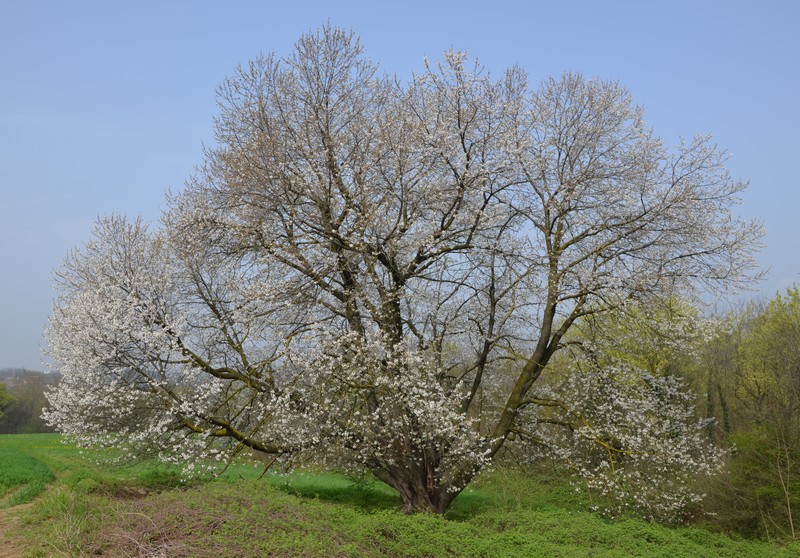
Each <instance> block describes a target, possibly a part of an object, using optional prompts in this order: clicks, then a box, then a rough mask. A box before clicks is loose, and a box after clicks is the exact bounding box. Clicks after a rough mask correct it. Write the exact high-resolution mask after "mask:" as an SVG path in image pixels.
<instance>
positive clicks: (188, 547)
mask: <svg viewBox="0 0 800 558" xmlns="http://www.w3.org/2000/svg"><path fill="white" fill-rule="evenodd" d="M0 455H4V456H8V455H14V456H20V455H22V456H23V457H29V458H31V459H34V460H36V461H37V462H39V463H42V464H47V466H48V467H49V469H51V470H52V471H54V472H56V476H57V480H56V481H55V484H54V485H53V487H52V489H51V490H48V491H47V492H46V493H45V494H44V495H42V496H41V497H40V498H38V499H37V500H36V501H35V505H34V506H33V508H31V509H30V510H28V512H27V513H26V515H25V516H24V519H25V522H26V523H25V525H24V529H23V531H24V533H23V534H26V535H27V536H28V538H29V550H28V551H27V556H28V557H29V558H30V557H37V556H38V557H48V556H56V555H64V556H88V555H105V556H159V555H160V556H173V557H190V556H191V557H198V558H200V557H215V558H216V557H226V556H237V557H238V556H241V557H250V556H253V557H255V556H267V555H268V556H277V557H281V556H283V557H290V556H306V557H314V556H321V557H322V556H324V557H328V556H360V557H372V556H375V557H378V556H395V557H417V558H422V557H434V556H436V557H438V556H453V557H459V556H464V557H493V558H494V557H512V556H513V557H517V556H562V557H572V556H595V557H623V556H670V557H675V558H677V557H689V556H694V557H701V556H721V557H725V556H730V557H733V556H753V557H758V556H778V557H780V556H785V557H787V558H788V557H789V556H795V555H796V554H797V552H798V551H800V547H799V546H798V545H796V544H795V545H794V546H792V545H787V546H777V545H772V544H768V543H765V542H758V541H741V540H732V539H730V538H729V537H726V536H724V535H722V534H713V533H709V532H708V531H706V530H703V529H698V528H687V527H684V528H668V527H663V526H659V525H656V524H653V523H648V522H645V521H642V520H639V519H636V518H627V519H622V520H619V521H609V520H606V519H603V518H602V517H600V516H599V515H597V514H594V513H591V512H589V511H588V510H587V509H588V507H589V506H590V505H591V502H589V501H587V499H586V497H585V496H584V495H582V494H579V493H576V492H575V491H574V489H573V487H572V485H571V484H570V482H569V480H568V478H566V477H565V476H564V475H562V474H561V472H560V471H559V470H557V469H545V470H541V471H536V473H537V474H536V475H534V476H530V475H526V474H524V473H522V472H520V471H515V470H508V469H500V470H496V471H493V472H491V473H487V474H484V475H482V476H481V477H480V478H479V479H478V480H477V481H476V483H475V484H474V487H473V488H470V489H468V490H466V491H464V492H463V493H462V494H461V495H459V497H458V498H457V499H456V501H455V502H454V505H453V507H452V509H451V510H450V511H449V512H448V514H447V516H446V517H441V516H437V515H425V514H417V515H411V516H409V515H404V514H402V513H401V512H400V511H399V504H400V502H399V499H398V498H397V496H396V495H394V494H392V493H390V492H389V491H388V490H387V489H386V488H385V487H383V486H382V485H380V484H378V483H373V482H372V481H370V480H369V479H363V478H360V479H352V478H348V477H345V476H342V475H331V474H321V473H314V472H306V473H302V474H291V475H283V474H267V475H265V476H264V477H263V478H262V479H261V480H256V478H257V477H258V476H259V475H260V472H261V471H260V470H259V469H258V468H255V467H253V466H252V465H251V464H247V463H239V464H234V465H232V466H231V467H229V468H228V469H227V470H226V471H225V473H224V474H223V475H222V476H221V477H219V478H218V480H217V481H214V482H204V483H196V484H194V485H192V486H188V487H183V488H181V489H175V487H174V486H172V484H173V483H174V482H175V479H176V478H177V477H175V476H173V473H174V472H176V471H175V470H173V471H170V470H169V469H164V468H159V467H157V466H155V465H154V464H153V463H139V464H135V465H131V466H128V467H124V468H119V467H111V468H109V467H99V466H98V465H97V464H96V462H95V458H96V457H98V454H97V452H95V451H92V450H91V448H76V447H75V446H71V445H69V444H61V443H60V442H59V438H58V437H57V436H52V435H37V436H0ZM15 468H16V469H19V467H15Z"/></svg>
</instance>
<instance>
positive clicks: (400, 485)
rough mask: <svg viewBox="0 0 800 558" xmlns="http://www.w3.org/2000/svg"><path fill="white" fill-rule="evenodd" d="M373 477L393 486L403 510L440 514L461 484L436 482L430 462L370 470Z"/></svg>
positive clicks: (457, 491) (455, 494)
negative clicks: (455, 486)
mask: <svg viewBox="0 0 800 558" xmlns="http://www.w3.org/2000/svg"><path fill="white" fill-rule="evenodd" d="M374 474H375V476H376V477H377V478H379V479H380V480H382V481H383V482H385V483H386V484H388V485H389V486H391V487H392V488H394V489H395V490H397V492H398V493H399V494H400V500H401V501H402V505H403V513H408V514H412V513H436V514H444V513H445V512H446V511H447V508H448V506H449V505H450V504H451V503H452V501H453V500H454V499H455V497H456V496H458V494H459V493H460V492H461V490H462V488H454V487H452V486H451V485H449V484H440V483H438V482H436V480H435V474H434V470H433V467H432V466H427V467H426V466H421V465H408V464H406V466H402V465H398V466H395V467H392V468H391V469H389V470H386V469H381V470H379V471H374Z"/></svg>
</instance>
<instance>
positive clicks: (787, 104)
mask: <svg viewBox="0 0 800 558" xmlns="http://www.w3.org/2000/svg"><path fill="white" fill-rule="evenodd" d="M326 21H330V22H331V23H332V24H334V25H337V26H341V27H347V28H351V29H353V30H355V31H356V32H358V33H359V34H360V35H361V36H362V38H363V41H364V44H365V46H366V48H367V52H368V54H369V56H370V57H371V58H372V59H373V60H375V61H377V62H379V64H380V65H381V67H382V69H383V70H384V71H386V72H389V73H397V74H399V75H400V76H403V77H407V76H408V75H410V73H411V72H412V71H414V70H419V69H420V68H421V66H422V60H423V57H424V56H428V57H430V58H432V59H436V58H437V57H439V56H440V55H441V53H442V52H443V51H444V50H446V49H448V48H456V49H467V50H469V51H470V53H471V54H473V55H476V56H477V57H478V58H479V59H480V60H481V61H482V62H483V63H484V64H485V65H486V66H488V67H489V68H491V69H495V71H496V72H498V73H499V71H501V70H502V69H503V68H505V67H507V66H508V65H511V64H519V65H521V66H523V67H524V68H525V69H527V71H528V72H529V74H530V76H531V80H532V81H533V82H538V81H540V80H541V79H544V78H545V77H548V76H551V75H559V74H561V73H562V72H564V71H567V70H570V71H580V72H583V73H584V74H586V75H590V76H599V77H602V78H606V79H616V80H619V81H620V82H621V83H622V84H624V85H625V86H627V87H628V88H629V89H630V90H631V92H632V94H633V96H634V98H635V99H636V101H637V102H638V103H639V104H641V105H643V106H644V107H645V109H646V115H647V119H648V121H649V122H650V124H651V125H652V126H653V127H654V129H655V131H656V132H657V133H659V134H660V135H662V136H663V137H664V138H665V139H666V140H667V141H668V142H670V143H674V142H676V141H677V139H678V138H679V136H685V137H691V136H692V135H694V134H695V133H712V134H714V136H715V138H716V140H717V142H718V143H719V144H720V145H721V146H724V147H726V148H727V149H728V150H729V151H730V152H731V154H732V155H733V159H732V160H731V162H730V169H731V170H732V172H733V174H734V176H736V177H740V178H743V179H749V180H750V182H751V189H750V191H749V192H748V194H747V195H746V196H745V198H744V201H743V204H742V205H741V206H740V210H741V213H742V214H744V215H746V216H754V217H760V218H761V219H763V220H764V222H765V224H766V228H767V231H768V235H767V237H766V244H767V246H766V248H765V249H764V251H763V252H762V254H761V256H760V261H761V263H762V264H763V265H764V266H765V267H769V268H770V269H771V272H770V274H769V277H768V279H767V280H766V281H765V282H764V283H762V284H761V285H758V286H757V288H756V289H757V290H756V292H755V293H754V294H756V295H757V294H758V293H759V292H760V293H763V294H765V295H767V296H771V295H772V294H774V293H775V292H776V291H777V290H782V289H784V288H785V287H787V286H789V285H790V284H792V283H795V282H800V275H799V273H800V170H799V169H800V140H799V139H798V134H800V110H799V109H798V93H799V90H800V87H799V86H800V33H799V32H798V30H797V24H798V21H800V2H794V1H792V0H785V1H783V2H775V1H770V0H762V1H761V2H754V1H747V2H744V1H737V0H732V1H706V2H704V1H702V0H695V1H678V0H669V1H661V2H658V1H652V2H651V1H643V0H639V1H632V2H614V1H613V0H607V1H602V2H601V1H572V2H564V3H561V2H553V1H547V2H542V1H527V2H503V1H500V0H495V1H493V2H486V1H481V2H471V1H466V0H462V1H458V2H450V1H442V2H438V1H433V0H427V1H418V0H410V1H406V2H404V3H403V2H379V1H377V0H375V1H373V2H304V1H302V0H295V1H292V2H286V1H284V2H271V1H261V2H235V1H228V2H221V1H220V2H200V1H198V2H176V1H160V2H152V1H142V0H137V1H136V2H126V3H123V2H110V1H103V2H84V1H79V0H74V1H70V2H66V1H53V2H43V1H36V0H27V1H22V0H0V265H2V272H1V273H0V368H3V367H28V368H34V369H41V368H42V365H41V361H42V356H41V353H40V347H41V346H42V345H43V343H44V340H43V338H42V335H41V331H42V329H43V327H44V325H45V323H46V321H47V317H48V315H49V313H50V308H51V305H52V301H53V296H54V292H53V290H52V287H51V276H52V272H53V270H54V269H55V268H57V267H58V266H59V265H60V262H61V261H62V259H63V257H64V255H65V254H66V253H67V251H68V250H69V249H70V248H71V247H74V246H78V245H80V244H82V243H83V242H84V241H85V240H86V239H87V238H88V236H89V230H90V227H91V224H92V222H93V220H94V219H95V218H96V217H97V216H98V215H103V214H108V213H126V214H129V215H136V214H141V215H143V216H144V217H145V218H146V219H149V220H153V219H156V218H157V217H158V215H159V211H160V208H163V206H164V201H163V200H164V192H165V191H166V190H168V189H172V190H176V189H180V188H181V186H182V183H183V181H184V179H185V178H186V177H187V176H188V175H189V174H190V173H191V171H192V168H193V166H194V165H195V164H198V163H200V162H201V151H202V146H203V144H204V143H205V144H210V143H211V142H212V141H213V137H212V128H211V122H212V117H213V116H214V113H215V99H214V89H215V87H216V85H217V84H218V83H219V82H220V81H221V80H222V79H223V78H224V77H225V76H226V75H230V73H231V71H232V69H233V68H234V67H235V66H236V65H237V64H240V63H246V62H247V61H248V60H249V59H250V58H252V57H254V56H255V55H256V54H257V53H258V52H259V51H263V52H268V51H271V50H275V51H277V52H278V53H288V52H289V51H290V49H291V47H292V45H293V43H294V41H295V40H296V39H297V38H298V37H299V35H300V34H302V33H304V32H306V31H309V30H311V29H315V28H317V27H319V26H320V25H321V24H323V23H325V22H326Z"/></svg>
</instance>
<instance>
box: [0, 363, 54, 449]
mask: <svg viewBox="0 0 800 558" xmlns="http://www.w3.org/2000/svg"><path fill="white" fill-rule="evenodd" d="M59 379H60V376H59V375H57V374H45V373H43V372H35V371H33V370H19V369H8V370H0V434H32V433H36V432H54V429H53V428H52V427H50V426H48V425H47V423H46V422H45V421H44V420H43V419H42V417H41V415H42V408H43V407H44V406H45V405H46V404H47V399H46V398H45V395H44V392H45V390H46V389H47V388H48V387H50V386H53V385H55V384H56V383H58V380H59Z"/></svg>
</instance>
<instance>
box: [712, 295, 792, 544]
mask: <svg viewBox="0 0 800 558" xmlns="http://www.w3.org/2000/svg"><path fill="white" fill-rule="evenodd" d="M798 347H800V290H798V288H797V287H793V288H790V289H788V290H787V291H786V293H785V294H778V295H776V296H775V298H773V299H772V300H771V301H769V302H768V303H767V304H766V305H763V304H762V305H757V304H750V305H748V306H747V307H745V308H744V309H742V310H741V311H739V312H736V313H733V314H732V315H731V316H729V317H728V318H727V319H726V320H725V322H723V324H722V327H721V328H720V332H719V334H718V335H717V336H716V337H715V338H714V339H712V340H711V341H710V342H709V344H708V346H707V349H706V354H705V356H704V363H705V364H706V365H707V366H706V370H707V372H708V377H707V381H708V412H709V414H712V413H714V414H716V415H717V416H718V417H719V418H720V419H721V421H722V426H723V427H724V434H725V435H727V437H728V439H729V441H730V442H731V443H732V444H733V446H734V448H735V449H734V451H733V453H732V454H731V459H730V463H729V466H728V472H727V474H726V475H724V476H722V477H721V478H719V479H717V480H716V481H715V482H714V483H712V484H711V485H710V486H709V490H708V492H709V494H710V498H709V499H708V501H707V503H706V509H707V511H709V512H711V513H714V514H715V520H714V523H715V524H716V525H717V526H718V527H721V528H723V529H726V530H731V531H736V532H739V533H743V534H745V535H748V536H753V535H759V536H762V537H765V538H770V539H795V540H797V539H800V352H799V351H798ZM714 436H716V437H719V436H720V432H719V431H717V432H716V433H714Z"/></svg>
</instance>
